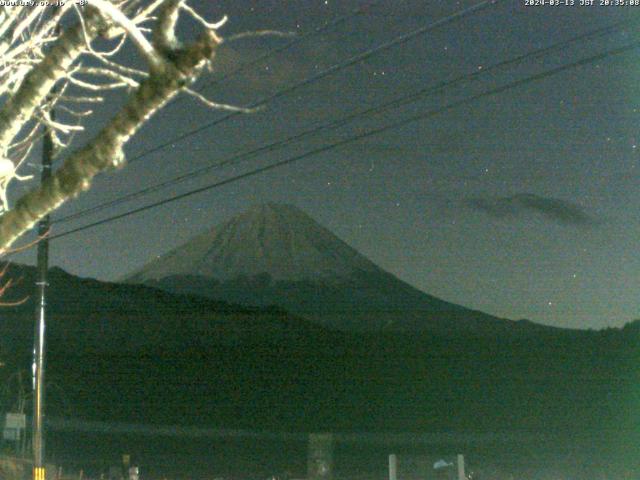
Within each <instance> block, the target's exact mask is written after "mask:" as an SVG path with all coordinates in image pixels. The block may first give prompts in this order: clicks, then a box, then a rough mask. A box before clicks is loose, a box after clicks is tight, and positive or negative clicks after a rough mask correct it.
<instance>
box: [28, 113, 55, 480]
mask: <svg viewBox="0 0 640 480" xmlns="http://www.w3.org/2000/svg"><path fill="white" fill-rule="evenodd" d="M51 118H52V119H55V116H54V112H53V110H52V111H51ZM53 150H54V146H53V134H52V132H51V130H50V129H49V128H48V127H47V130H46V132H45V135H44V138H43V140H42V174H41V177H40V181H41V183H44V182H45V181H46V180H47V179H48V178H49V177H50V176H51V164H52V160H53V153H54V151H53ZM49 227H50V218H49V215H47V216H45V217H44V218H43V219H42V220H40V222H38V237H39V238H40V241H39V242H38V263H37V274H36V291H37V304H36V321H35V331H34V345H33V377H34V378H33V390H34V391H33V480H44V479H45V468H44V400H45V383H44V371H45V370H44V367H45V327H46V314H47V287H48V286H49V284H48V282H47V270H48V269H49V239H48V236H47V234H48V233H49Z"/></svg>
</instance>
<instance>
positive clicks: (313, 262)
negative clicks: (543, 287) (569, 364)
mask: <svg viewBox="0 0 640 480" xmlns="http://www.w3.org/2000/svg"><path fill="white" fill-rule="evenodd" d="M126 282H127V283H143V284H146V285H150V286H153V287H156V288H159V289H163V290H166V291H170V292H174V293H183V294H184V293H187V294H192V295H201V296H206V297H209V298H212V299H215V300H219V301H227V302H232V303H239V304H244V305H256V306H260V307H265V306H269V305H277V306H279V307H282V308H284V309H285V310H287V311H290V312H292V313H294V314H296V315H300V316H303V317H304V318H307V319H310V320H312V321H314V322H316V323H318V324H320V325H323V326H326V327H330V328H332V329H340V330H345V331H358V332H367V331H372V330H375V331H382V330H397V331H420V330H424V331H433V332H437V333H446V331H447V330H450V333H453V334H460V333H464V332H465V331H469V332H475V333H476V334H487V335H494V334H497V333H502V334H505V333H508V331H509V330H513V331H518V333H520V332H522V331H524V330H526V329H528V328H531V329H536V330H538V329H541V328H543V329H544V328H555V327H546V326H541V325H540V324H534V323H533V322H531V323H530V324H529V323H521V322H516V321H513V320H509V319H504V318H498V317H495V316H493V315H490V314H487V313H484V312H481V311H478V310H474V309H469V308H466V307H463V306H460V305H457V304H454V303H451V302H447V301H445V300H442V299H440V298H437V297H435V296H432V295H429V294H428V293H425V292H422V291H420V290H418V289H416V288H415V287H413V286H411V285H410V284H408V283H407V282H405V281H403V280H401V279H399V278H397V277H396V276H395V275H393V274H391V273H389V272H387V271H385V270H383V269H382V268H381V267H378V266H377V265H376V264H375V263H374V262H372V261H371V260H369V259H368V258H367V257H366V256H364V255H362V254H361V253H359V252H358V251H357V250H356V249H354V248H353V247H351V246H349V245H348V244H347V243H346V242H344V241H343V240H341V239H340V238H338V237H337V236H336V235H335V234H333V233H332V232H330V231H329V230H328V229H326V228H325V227H323V226H322V225H320V224H318V223H317V222H316V221H315V220H314V219H313V218H311V217H310V216H308V215H307V214H306V213H304V212H303V211H302V210H300V209H299V208H297V207H295V206H291V205H283V204H276V203H267V204H262V205H256V206H253V207H252V208H250V209H249V210H247V211H245V212H243V213H241V214H239V215H236V216H235V217H233V218H231V219H229V220H227V221H225V222H223V223H221V224H219V225H217V226H214V227H212V228H210V229H208V230H207V231H205V232H204V233H202V234H200V235H197V236H196V237H194V238H192V239H191V240H189V241H187V242H186V243H184V244H182V245H180V246H178V247H176V248H174V249H173V250H171V251H170V252H168V253H166V254H164V255H160V256H159V257H158V258H156V259H154V260H152V261H151V262H149V263H148V264H147V265H145V266H144V267H142V268H141V269H138V270H137V271H135V272H133V273H132V274H130V275H128V276H127V277H126ZM532 325H535V326H532Z"/></svg>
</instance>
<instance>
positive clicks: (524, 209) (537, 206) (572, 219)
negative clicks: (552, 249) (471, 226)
mask: <svg viewBox="0 0 640 480" xmlns="http://www.w3.org/2000/svg"><path fill="white" fill-rule="evenodd" d="M466 203H467V206H469V207H471V208H473V209H475V210H479V211H482V212H484V213H486V214H488V215H491V216H492V217H496V218H506V217H523V216H526V215H527V214H530V213H538V214H540V215H542V216H543V217H545V218H546V219H547V220H550V221H552V222H555V223H559V224H562V225H573V226H590V225H595V224H597V223H598V221H597V220H596V219H595V218H594V217H593V216H591V215H589V214H588V213H587V212H586V211H585V209H584V208H583V207H581V206H579V205H576V204H575V203H572V202H568V201H566V200H560V199H558V198H551V197H542V196H540V195H535V194H533V193H518V194H516V195H512V196H509V197H494V198H473V199H470V200H468V201H467V202H466Z"/></svg>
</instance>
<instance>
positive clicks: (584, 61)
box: [50, 42, 640, 240]
mask: <svg viewBox="0 0 640 480" xmlns="http://www.w3.org/2000/svg"><path fill="white" fill-rule="evenodd" d="M638 47H640V42H634V43H631V44H627V45H625V46H623V47H619V48H615V49H612V50H608V51H605V52H602V53H599V54H596V55H592V56H590V57H586V58H582V59H580V60H578V61H576V62H573V63H569V64H566V65H562V66H559V67H556V68H552V69H550V70H546V71H544V72H541V73H538V74H535V75H531V76H528V77H525V78H523V79H520V80H515V81H513V82H509V83H507V84H505V85H502V86H500V87H496V88H493V89H490V90H487V91H485V92H482V93H479V94H476V95H472V96H469V97H467V98H464V99H462V100H458V101H455V102H452V103H449V104H447V105H445V106H443V107H440V108H437V109H433V110H430V111H428V112H424V113H420V114H416V115H413V116H410V117H408V118H405V119H402V120H399V121H397V122H393V123H390V124H387V125H384V126H382V127H378V128H374V129H371V130H368V131H366V132H364V133H361V134H359V135H355V136H352V137H349V138H346V139H344V140H341V141H338V142H334V143H331V144H328V145H324V146H322V147H319V148H316V149H314V150H310V151H307V152H305V153H302V154H300V155H295V156H293V157H290V158H287V159H285V160H281V161H279V162H276V163H272V164H270V165H266V166H264V167H260V168H256V169H254V170H251V171H249V172H245V173H243V174H240V175H236V176H233V177H230V178H228V179H225V180H220V181H217V182H215V183H212V184H209V185H205V186H203V187H200V188H196V189H193V190H190V191H188V192H185V193H181V194H179V195H174V196H172V197H169V198H165V199H163V200H160V201H157V202H153V203H150V204H147V205H144V206H142V207H138V208H135V209H132V210H129V211H127V212H124V213H120V214H117V215H113V216H111V217H107V218H105V219H102V220H98V221H96V222H92V223H89V224H87V225H83V226H81V227H78V228H74V229H72V230H68V231H66V232H62V233H59V234H57V235H53V236H51V237H50V239H51V240H53V239H57V238H61V237H65V236H67V235H71V234H73V233H77V232H80V231H83V230H87V229H89V228H93V227H97V226H99V225H103V224H105V223H109V222H112V221H115V220H119V219H121V218H125V217H128V216H131V215H134V214H136V213H140V212H143V211H146V210H150V209H152V208H155V207H159V206H161V205H165V204H168V203H171V202H174V201H177V200H181V199H183V198H187V197H190V196H192V195H196V194H198V193H202V192H205V191H208V190H212V189H214V188H218V187H222V186H224V185H227V184H230V183H233V182H236V181H239V180H243V179H245V178H249V177H253V176H255V175H258V174H260V173H264V172H267V171H269V170H273V169H275V168H278V167H282V166H284V165H288V164H291V163H294V162H297V161H299V160H303V159H305V158H308V157H311V156H313V155H318V154H320V153H325V152H328V151H331V150H334V149H336V148H339V147H342V146H344V145H348V144H351V143H354V142H357V141H360V140H362V139H365V138H368V137H372V136H374V135H378V134H380V133H383V132H386V131H388V130H391V129H394V128H398V127H401V126H404V125H407V124H409V123H413V122H416V121H419V120H424V119H426V118H429V117H433V116H436V115H439V114H441V113H445V112H447V111H449V110H452V109H454V108H457V107H460V106H463V105H466V104H469V103H472V102H475V101H476V100H479V99H481V98H484V97H488V96H493V95H497V94H500V93H503V92H505V91H507V90H511V89H514V88H517V87H520V86H523V85H526V84H528V83H532V82H535V81H538V80H543V79H545V78H548V77H551V76H553V75H557V74H558V73H562V72H565V71H567V70H570V69H574V68H578V67H581V66H584V65H588V64H590V63H594V62H597V61H599V60H604V59H606V58H609V57H612V56H616V55H621V54H623V53H627V52H629V51H631V50H634V49H637V48H638Z"/></svg>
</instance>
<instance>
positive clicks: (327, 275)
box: [128, 203, 380, 282]
mask: <svg viewBox="0 0 640 480" xmlns="http://www.w3.org/2000/svg"><path fill="white" fill-rule="evenodd" d="M377 271H380V269H379V268H378V267H376V266H375V265H374V264H373V263H372V262H371V261H369V260H368V259H367V258H365V257H364V256H363V255H361V254H360V253H358V252H357V251H356V250H354V249H353V248H351V247H350V246H349V245H347V244H346V243H344V242H343V241H342V240H340V239H339V238H338V237H336V236H335V235H334V234H332V233H331V232H330V231H328V230H327V229H326V228H324V227H322V226H321V225H319V224H318V223H317V222H316V221H315V220H313V219H312V218H311V217H309V216H308V215H307V214H306V213H304V212H303V211H301V210H300V209H298V208H296V207H294V206H292V205H283V204H276V203H267V204H262V205H257V206H254V207H253V208H251V209H249V210H248V211H246V212H244V213H242V214H240V215H238V216H236V217H234V218H232V219H231V220H229V221H227V222H226V223H223V224H222V225H219V226H216V227H214V228H212V229H211V230H209V231H207V232H205V233H203V234H201V235H198V236H197V237H195V238H193V239H192V240H190V241H188V242H187V243H185V244H184V245H182V246H180V247H178V248H176V249H174V250H173V251H171V252H169V253H167V254H166V255H163V256H161V257H159V258H157V259H156V260H154V261H152V262H151V263H149V264H147V265H146V266H145V267H144V268H143V269H141V270H140V271H138V272H136V273H135V274H134V275H133V276H131V277H129V279H128V280H129V281H134V282H145V281H149V280H159V279H162V278H165V277H167V276H175V275H191V276H200V277H208V278H214V279H216V280H219V281H226V280H231V279H234V278H238V277H249V278H251V277H255V276H259V275H264V274H268V275H269V276H270V277H271V279H273V280H286V281H301V280H308V279H313V280H318V279H332V278H342V277H345V276H349V275H352V274H354V273H360V272H377Z"/></svg>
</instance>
